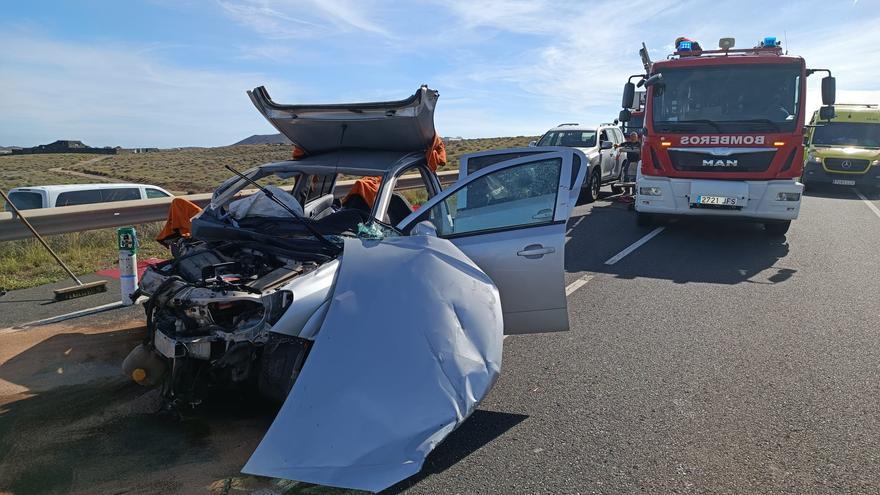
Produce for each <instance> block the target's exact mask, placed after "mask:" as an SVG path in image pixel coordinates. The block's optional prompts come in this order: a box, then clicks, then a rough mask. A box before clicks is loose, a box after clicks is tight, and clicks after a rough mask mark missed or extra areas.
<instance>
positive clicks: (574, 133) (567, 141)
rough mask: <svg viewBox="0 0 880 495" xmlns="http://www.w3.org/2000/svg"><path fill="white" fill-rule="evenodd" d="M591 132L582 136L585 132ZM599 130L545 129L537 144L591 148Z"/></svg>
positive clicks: (594, 143)
mask: <svg viewBox="0 0 880 495" xmlns="http://www.w3.org/2000/svg"><path fill="white" fill-rule="evenodd" d="M588 133H589V134H592V135H591V136H588V137H584V135H585V134H588ZM578 134H580V136H578ZM598 135H599V131H598V130H595V129H566V130H562V129H560V130H555V131H547V133H546V134H544V135H543V136H541V139H540V140H539V141H538V143H537V146H565V147H568V148H592V147H594V146H596V139H598ZM563 142H564V144H563Z"/></svg>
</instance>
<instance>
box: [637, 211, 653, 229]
mask: <svg viewBox="0 0 880 495" xmlns="http://www.w3.org/2000/svg"><path fill="white" fill-rule="evenodd" d="M636 225H638V226H639V227H651V226H653V225H654V217H653V216H652V215H651V214H650V213H640V212H636Z"/></svg>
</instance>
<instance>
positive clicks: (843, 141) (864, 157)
mask: <svg viewBox="0 0 880 495" xmlns="http://www.w3.org/2000/svg"><path fill="white" fill-rule="evenodd" d="M834 110H835V116H834V118H833V119H831V121H830V122H826V121H823V120H820V119H819V115H818V114H819V112H818V111H817V112H816V113H814V114H813V119H812V120H811V122H810V124H812V126H813V127H809V131H808V132H807V135H806V152H805V153H804V157H805V158H804V160H805V162H804V175H803V177H802V181H803V183H804V184H805V185H807V186H808V187H809V186H810V185H815V184H833V185H837V186H855V187H861V188H864V189H869V188H880V106H878V105H869V104H864V105H853V104H838V105H835V106H834Z"/></svg>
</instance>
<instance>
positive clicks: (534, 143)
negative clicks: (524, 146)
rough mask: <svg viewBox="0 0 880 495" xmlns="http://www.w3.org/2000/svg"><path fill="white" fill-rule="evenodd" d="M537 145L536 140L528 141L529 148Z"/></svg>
mask: <svg viewBox="0 0 880 495" xmlns="http://www.w3.org/2000/svg"><path fill="white" fill-rule="evenodd" d="M537 145H538V142H537V141H529V147H530V148H534V147H535V146H537Z"/></svg>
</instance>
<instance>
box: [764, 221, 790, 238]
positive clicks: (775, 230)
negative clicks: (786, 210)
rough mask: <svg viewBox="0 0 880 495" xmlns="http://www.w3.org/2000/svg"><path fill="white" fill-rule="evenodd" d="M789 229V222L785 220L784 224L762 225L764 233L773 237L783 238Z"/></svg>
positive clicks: (771, 223)
mask: <svg viewBox="0 0 880 495" xmlns="http://www.w3.org/2000/svg"><path fill="white" fill-rule="evenodd" d="M789 227H791V220H786V221H784V222H770V223H765V224H764V231H766V232H767V233H768V234H769V235H772V236H774V237H776V236H783V235H785V233H786V232H788V228H789Z"/></svg>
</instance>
